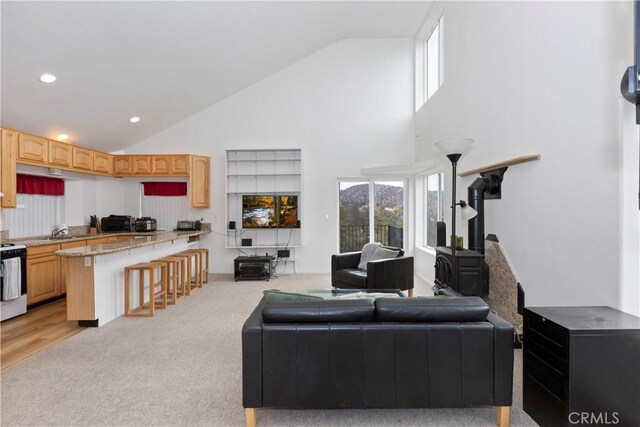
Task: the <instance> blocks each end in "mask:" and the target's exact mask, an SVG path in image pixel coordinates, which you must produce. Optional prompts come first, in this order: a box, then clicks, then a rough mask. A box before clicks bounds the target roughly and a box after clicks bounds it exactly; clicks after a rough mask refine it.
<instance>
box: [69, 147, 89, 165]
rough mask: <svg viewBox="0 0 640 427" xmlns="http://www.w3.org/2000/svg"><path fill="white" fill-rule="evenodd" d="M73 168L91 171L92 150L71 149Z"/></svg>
mask: <svg viewBox="0 0 640 427" xmlns="http://www.w3.org/2000/svg"><path fill="white" fill-rule="evenodd" d="M73 167H74V168H77V169H85V170H93V150H87V149H86V148H80V147H73Z"/></svg>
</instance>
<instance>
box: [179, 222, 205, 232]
mask: <svg viewBox="0 0 640 427" xmlns="http://www.w3.org/2000/svg"><path fill="white" fill-rule="evenodd" d="M201 229H202V224H201V223H200V221H178V225H177V226H176V231H200V230H201Z"/></svg>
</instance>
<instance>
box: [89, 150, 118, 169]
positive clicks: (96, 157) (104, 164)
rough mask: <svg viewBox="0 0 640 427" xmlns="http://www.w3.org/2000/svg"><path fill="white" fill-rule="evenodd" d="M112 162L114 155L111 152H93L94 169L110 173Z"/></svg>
mask: <svg viewBox="0 0 640 427" xmlns="http://www.w3.org/2000/svg"><path fill="white" fill-rule="evenodd" d="M112 162H113V156H112V155H111V154H106V153H101V152H99V151H94V152H93V170H94V171H95V172H104V173H109V174H110V173H111V164H112Z"/></svg>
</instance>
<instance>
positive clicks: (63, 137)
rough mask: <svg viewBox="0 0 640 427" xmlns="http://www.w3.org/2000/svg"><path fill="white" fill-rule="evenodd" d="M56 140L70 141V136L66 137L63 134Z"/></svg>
mask: <svg viewBox="0 0 640 427" xmlns="http://www.w3.org/2000/svg"><path fill="white" fill-rule="evenodd" d="M56 139H57V140H58V141H66V140H67V139H69V135H65V134H64V133H63V134H60V135H58V136H57V137H56Z"/></svg>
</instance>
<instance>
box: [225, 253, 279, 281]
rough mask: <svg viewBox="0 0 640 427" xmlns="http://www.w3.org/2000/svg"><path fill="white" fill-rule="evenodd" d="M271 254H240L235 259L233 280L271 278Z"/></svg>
mask: <svg viewBox="0 0 640 427" xmlns="http://www.w3.org/2000/svg"><path fill="white" fill-rule="evenodd" d="M272 261H273V258H272V257H270V256H239V257H237V258H236V259H234V260H233V280H234V281H235V282H237V281H238V280H267V281H268V280H269V279H270V278H271V262H272Z"/></svg>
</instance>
